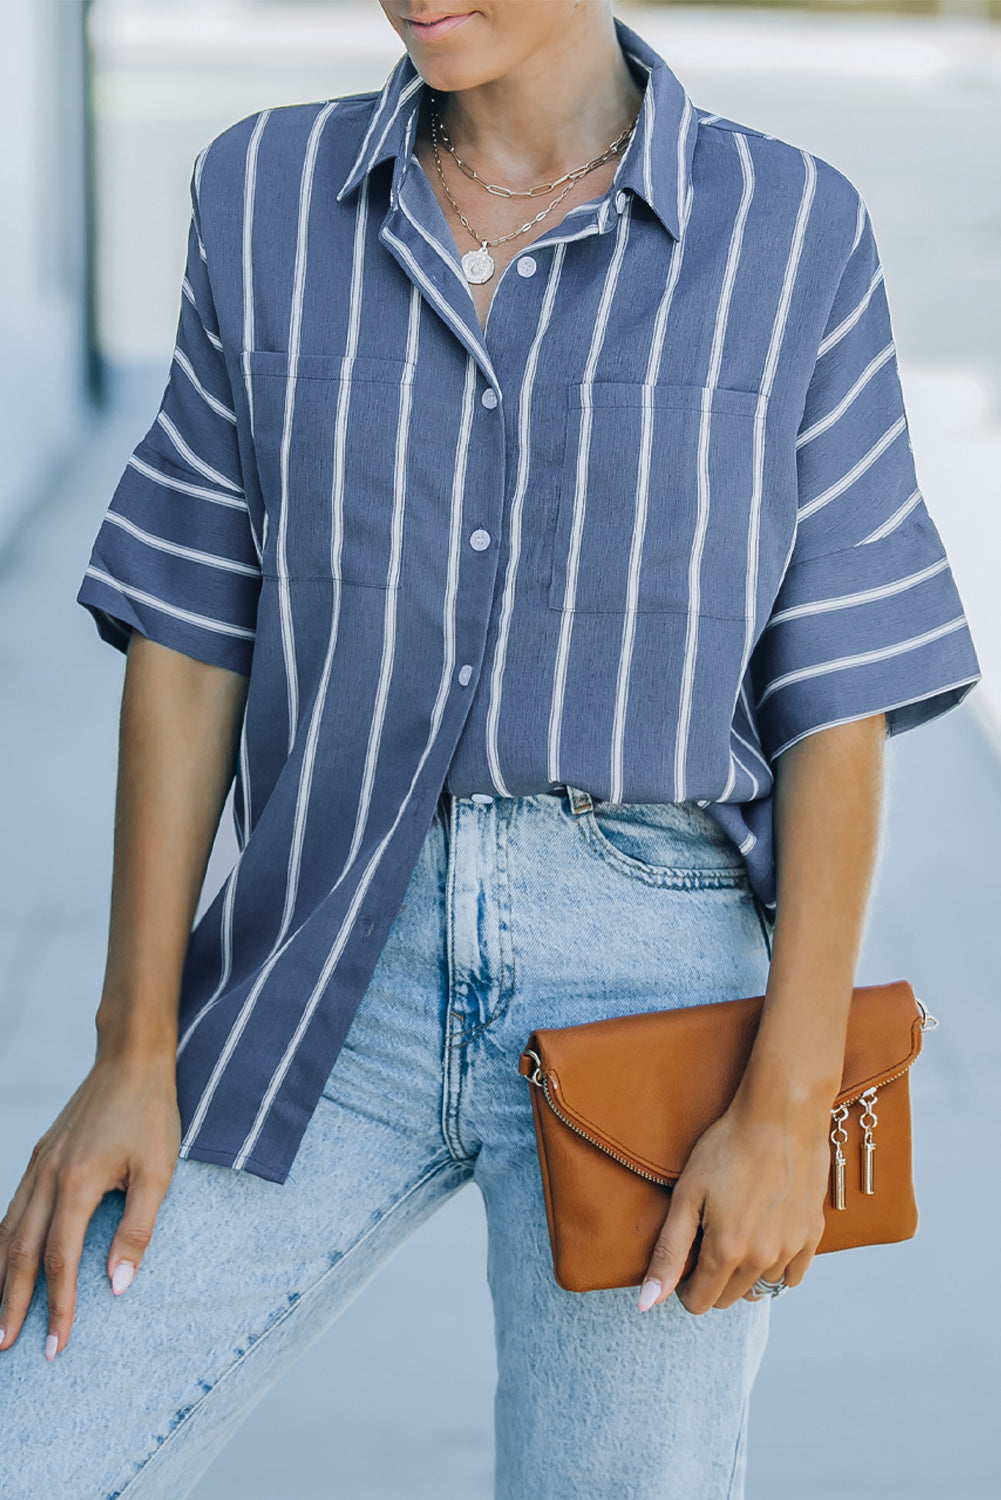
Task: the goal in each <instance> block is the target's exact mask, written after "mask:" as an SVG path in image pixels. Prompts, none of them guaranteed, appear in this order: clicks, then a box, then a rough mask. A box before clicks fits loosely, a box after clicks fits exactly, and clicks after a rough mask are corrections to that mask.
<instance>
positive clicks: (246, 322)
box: [243, 109, 271, 438]
mask: <svg viewBox="0 0 1001 1500" xmlns="http://www.w3.org/2000/svg"><path fill="white" fill-rule="evenodd" d="M270 117H271V111H270V110H269V109H265V110H262V112H261V114H260V115H259V116H258V119H257V124H256V125H255V126H254V128H253V131H252V132H251V136H250V140H249V142H248V143H247V162H246V167H245V170H244V176H243V348H244V351H249V350H251V349H253V347H254V337H255V328H254V203H255V199H256V196H257V158H258V153H259V150H260V145H261V136H262V135H263V134H264V127H265V126H266V125H267V123H268V120H269V119H270ZM243 363H244V372H243V382H244V385H245V387H246V391H247V409H248V411H249V413H250V436H251V437H252V438H253V436H254V388H253V384H252V383H251V379H250V372H249V370H248V369H247V362H246V359H244V362H243Z"/></svg>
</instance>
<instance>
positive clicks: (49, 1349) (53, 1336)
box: [45, 1333, 59, 1359]
mask: <svg viewBox="0 0 1001 1500" xmlns="http://www.w3.org/2000/svg"><path fill="white" fill-rule="evenodd" d="M58 1348H59V1335H58V1334H57V1333H50V1334H49V1336H48V1338H47V1339H46V1340H45V1358H46V1359H55V1357H56V1350H57V1349H58Z"/></svg>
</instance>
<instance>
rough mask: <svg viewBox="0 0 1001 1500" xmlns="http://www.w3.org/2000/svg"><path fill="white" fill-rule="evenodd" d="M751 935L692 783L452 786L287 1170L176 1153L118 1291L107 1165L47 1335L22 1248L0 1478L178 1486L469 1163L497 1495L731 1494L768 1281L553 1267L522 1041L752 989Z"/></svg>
mask: <svg viewBox="0 0 1001 1500" xmlns="http://www.w3.org/2000/svg"><path fill="white" fill-rule="evenodd" d="M769 959H770V927H769V926H768V925H767V924H766V922H765V920H764V917H763V915H762V909H761V907H760V906H759V904H758V902H757V901H756V900H755V898H754V896H753V894H752V892H751V890H750V888H749V886H748V883H747V877H746V874H745V872H744V868H743V864H742V861H741V857H740V855H739V853H738V851H737V849H736V847H735V846H734V845H733V844H732V843H731V842H730V841H729V839H728V838H727V836H726V835H725V834H724V833H723V832H722V831H721V830H720V829H719V828H718V826H717V825H716V824H715V823H714V822H713V821H712V819H711V818H710V817H709V815H708V814H707V813H706V812H705V811H704V810H703V809H701V808H700V807H698V805H697V804H695V803H692V802H686V803H667V804H633V805H630V806H617V807H615V806H612V805H611V804H610V803H603V802H594V803H592V802H591V799H590V798H589V797H588V795H587V794H586V793H583V792H579V791H576V790H575V789H573V788H567V789H565V790H561V791H560V792H559V793H558V794H556V795H546V796H536V797H513V798H503V797H498V798H495V799H494V800H493V801H489V802H477V801H474V800H473V799H471V798H448V797H446V798H443V800H442V802H441V803H439V812H438V813H437V814H436V816H435V820H434V822H433V823H432V824H431V827H430V829H429V831H428V834H427V837H426V839H425V842H424V846H423V848H422V851H421V854H420V858H419V861H418V864H417V866H416V867H415V869H414V872H413V875H412V877H411V880H410V884H409V887H408V890H407V894H406V898H405V901H404V904H403V907H402V909H401V910H400V912H399V914H398V916H397V918H396V921H395V923H394V925H393V928H392V930H391V932H390V935H389V937H388V939H387V942H386V945H385V947H384V949H383V951H382V953H381V955H380V958H379V962H378V965H377V967H376V970H375V973H374V975H373V978H372V981H371V984H370V986H369V988H368V990H367V991H366V993H365V995H364V997H363V999H362V1002H361V1005H360V1007H359V1009H358V1011H357V1014H356V1016H355V1019H354V1021H353V1023H352V1025H351V1029H350V1032H349V1034H348V1038H347V1042H346V1044H345V1046H344V1048H343V1051H342V1052H341V1054H340V1056H339V1057H338V1058H337V1061H336V1063H335V1065H334V1067H333V1069H332V1071H331V1073H330V1076H329V1078H328V1080H327V1083H326V1086H325V1088H324V1091H323V1094H322V1096H321V1098H320V1100H319V1103H318V1105H317V1108H316V1111H315V1114H314V1115H313V1117H312V1119H311V1120H310V1123H309V1126H308V1128H307V1130H306V1134H305V1136H304V1138H303V1141H302V1145H301V1148H300V1151H299V1154H298V1156H297V1158H296V1160H295V1163H294V1165H293V1167H292V1171H291V1174H290V1176H289V1177H288V1180H287V1181H286V1182H285V1183H284V1184H278V1183H273V1182H268V1181H265V1180H264V1179H262V1178H260V1177H254V1176H251V1175H250V1174H249V1173H246V1172H235V1171H233V1170H232V1169H231V1168H229V1167H223V1166H215V1165H209V1164H208V1163H205V1162H198V1161H189V1160H185V1159H180V1160H179V1161H178V1163H177V1167H176V1170H175V1173H174V1177H173V1180H172V1182H171V1184H170V1188H169V1190H168V1192H167V1195H166V1197H165V1199H164V1200H163V1203H162V1206H161V1208H160V1212H159V1216H158V1219H157V1223H156V1228H155V1231H154V1235H153V1241H152V1244H151V1245H150V1247H149V1249H148V1250H147V1252H146V1256H145V1259H144V1260H143V1263H142V1266H141V1268H140V1270H139V1273H138V1275H137V1276H136V1279H135V1281H134V1282H133V1284H132V1286H131V1287H130V1288H129V1290H128V1291H127V1292H125V1293H124V1294H123V1295H122V1296H121V1297H117V1298H116V1297H115V1295H114V1294H113V1292H112V1290H111V1287H110V1284H109V1282H108V1278H107V1274H106V1270H105V1265H106V1260H107V1253H108V1248H109V1245H110V1242H111V1238H112V1235H113V1233H114V1231H115V1228H116V1226H117V1224H118V1221H119V1219H120V1217H121V1211H122V1207H123V1204H124V1194H123V1193H121V1192H120V1191H117V1190H115V1191H111V1192H108V1193H106V1194H105V1196H104V1198H103V1199H102V1201H101V1203H100V1204H99V1205H98V1207H97V1209H96V1211H95V1213H94V1216H93V1218H92V1220H91V1223H90V1226H89V1229H88V1232H87V1235H86V1239H85V1243H84V1248H83V1255H82V1258H81V1262H80V1269H79V1287H78V1300H77V1308H76V1316H75V1319H74V1324H73V1329H72V1333H71V1335H70V1340H69V1343H68V1344H67V1346H66V1348H65V1349H64V1350H63V1352H62V1353H60V1354H58V1355H57V1356H56V1358H55V1360H54V1361H53V1362H52V1363H51V1364H49V1363H47V1362H46V1360H45V1359H44V1356H43V1346H44V1343H45V1335H46V1331H47V1330H46V1320H47V1313H46V1300H45V1278H44V1272H42V1273H40V1275H39V1281H38V1285H37V1286H36V1291H35V1296H34V1298H33V1300H32V1303H31V1308H30V1311H29V1313H28V1316H27V1319H26V1321H25V1323H24V1325H23V1328H22V1331H21V1333H20V1335H19V1337H18V1339H17V1342H16V1343H15V1344H14V1345H13V1346H12V1347H11V1348H10V1349H9V1350H6V1351H4V1352H3V1353H0V1475H2V1482H0V1492H2V1494H3V1496H4V1500H43V1497H49V1496H51V1497H58V1500H111V1497H115V1496H126V1497H128V1500H176V1497H179V1496H183V1495H187V1494H188V1493H189V1491H190V1489H191V1488H192V1487H193V1486H194V1484H195V1482H196V1480H197V1479H198V1478H199V1477H200V1475H201V1474H202V1473H203V1472H204V1470H205V1469H206V1468H207V1467H208V1465H209V1463H210V1462H211V1460H212V1458H213V1457H214V1455H215V1454H216V1453H218V1451H219V1449H220V1448H221V1447H222V1446H223V1445H224V1444H225V1443H226V1442H227V1440H228V1439H229V1438H231V1437H232V1436H233V1434H234V1433H235V1432H236V1431H237V1429H238V1427H239V1425H240V1423H241V1422H242V1421H243V1420H244V1419H245V1418H246V1417H247V1415H248V1413H249V1412H250V1410H251V1409H252V1407H253V1406H254V1404H255V1402H257V1401H258V1400H259V1399H260V1398H261V1396H263V1395H264V1393H265V1392H266V1391H267V1390H268V1388H269V1387H270V1386H272V1385H273V1384H274V1383H275V1382H276V1381H277V1380H279V1379H280V1378H281V1376H282V1375H284V1374H285V1372H286V1371H287V1370H288V1369H289V1368H290V1367H291V1366H292V1365H293V1364H294V1363H295V1361H296V1359H297V1358H298V1357H299V1355H300V1354H302V1353H303V1351H304V1350H305V1349H306V1347H307V1346H308V1345H309V1344H310V1343H311V1342H312V1341H313V1340H314V1339H315V1338H316V1337H317V1336H318V1335H319V1334H320V1333H321V1332H322V1331H323V1330H324V1329H325V1328H327V1327H328V1326H329V1325H330V1323H331V1322H332V1321H333V1320H334V1319H335V1318H336V1317H337V1315H338V1313H339V1312H341V1310H342V1309H343V1308H344V1307H345V1306H346V1305H347V1304H348V1303H349V1302H350V1301H351V1299H352V1298H353V1297H355V1296H356V1294H357V1293H358V1292H359V1291H360V1290H361V1288H362V1287H363V1286H364V1285H365V1283H366V1282H367V1281H368V1280H369V1279H370V1278H371V1277H372V1276H373V1275H374V1273H375V1272H376V1271H377V1270H378V1269H379V1267H380V1266H381V1265H383V1264H384V1262H385V1261H386V1260H387V1258H388V1257H389V1256H391V1255H392V1254H393V1252H394V1251H395V1250H396V1249H397V1248H398V1247H399V1246H400V1245H401V1244H402V1242H403V1241H404V1239H405V1238H406V1237H407V1235H408V1234H410V1232H411V1231H412V1230H414V1229H416V1228H417V1226H418V1225H419V1224H420V1223H421V1222H422V1221H423V1220H424V1219H426V1218H427V1217H428V1215H429V1214H431V1213H433V1212H434V1210H435V1209H436V1208H437V1207H438V1206H439V1205H440V1204H442V1203H444V1201H445V1200H446V1198H448V1197H449V1196H450V1194H452V1193H454V1192H455V1191H456V1190H457V1189H458V1188H460V1187H462V1186H463V1184H464V1183H467V1182H468V1181H469V1179H470V1178H472V1179H473V1180H474V1181H475V1182H476V1183H477V1185H478V1187H479V1189H480V1191H481V1192H482V1194H483V1197H484V1201H485V1205H486V1214H487V1220H488V1231H489V1257H488V1277H489V1283H490V1290H491V1293H492V1296H493V1303H494V1310H495V1323H496V1338H497V1355H498V1363H499V1380H498V1387H497V1393H496V1405H495V1418H496V1455H497V1457H496V1495H497V1497H498V1500H583V1497H586V1500H619V1497H620V1496H623V1495H626V1496H629V1497H630V1500H654V1497H656V1500H724V1497H731V1500H732V1497H740V1496H741V1495H743V1492H744V1469H745V1444H746V1434H747V1413H748V1398H749V1394H750V1390H751V1385H752V1382H753V1380H754V1377H755V1374H756V1372H757V1369H758V1365H759V1362H760V1359H761V1355H762V1352H763V1349H764V1345H765V1340H766V1337H767V1328H768V1316H769V1313H768V1309H769V1305H770V1302H771V1299H770V1298H765V1299H762V1300H761V1301H758V1302H748V1301H744V1300H740V1301H738V1302H737V1304H736V1305H735V1306H734V1307H732V1308H729V1309H727V1310H726V1311H720V1310H717V1309H713V1310H711V1311H709V1312H708V1313H705V1314H702V1315H699V1316H696V1315H694V1314H691V1313H689V1312H687V1311H686V1310H685V1308H684V1307H683V1306H682V1305H681V1303H680V1302H679V1300H678V1298H677V1297H676V1296H674V1297H671V1298H669V1299H668V1300H667V1301H666V1302H665V1303H663V1304H662V1305H660V1306H659V1307H656V1308H654V1309H653V1310H652V1311H650V1312H648V1313H640V1312H638V1311H637V1308H636V1298H637V1293H636V1291H635V1290H617V1291H603V1292H587V1293H584V1294H580V1293H574V1292H565V1291H563V1290H562V1289H561V1288H560V1287H559V1286H557V1284H556V1282H555V1280H554V1279H553V1269H552V1260H551V1256H550V1248H549V1239H548V1234H547V1229H546V1215H545V1208H544V1204H543V1197H542V1190H541V1183H540V1175H539V1163H538V1158H537V1154H536V1147H535V1136H534V1131H533V1125H532V1111H531V1101H530V1098H529V1085H528V1084H527V1082H526V1080H525V1079H524V1078H522V1077H520V1076H519V1074H518V1072H517V1061H518V1057H519V1054H520V1053H521V1051H522V1048H523V1047H524V1045H525V1042H526V1041H527V1039H528V1035H529V1033H530V1032H531V1030H532V1028H533V1027H535V1026H565V1025H571V1024H574V1023H576V1022H580V1021H588V1020H595V1019H597V1018H599V1017H603V1016H612V1015H625V1014H628V1013H629V1012H631V1011H648V1010H652V1009H657V1008H659V1007H669V1006H679V1005H690V1004H694V1003H697V1002H704V1001H717V1000H726V999H732V998H735V997H737V996H741V995H753V994H761V993H763V991H764V988H765V983H766V980H767V975H768V964H769ZM332 1468H333V1469H334V1471H336V1454H334V1455H333V1456H332ZM295 1492H296V1484H295V1454H294V1453H289V1455H288V1487H287V1493H288V1494H289V1495H294V1494H295ZM336 1492H337V1491H336V1485H335V1486H333V1487H332V1490H331V1493H332V1494H335V1493H336Z"/></svg>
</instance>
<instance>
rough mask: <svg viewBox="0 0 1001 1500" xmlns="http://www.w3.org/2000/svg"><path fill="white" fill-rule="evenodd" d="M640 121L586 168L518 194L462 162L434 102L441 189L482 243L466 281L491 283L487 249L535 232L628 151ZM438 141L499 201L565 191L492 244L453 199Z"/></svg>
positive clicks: (469, 262) (469, 255) (467, 266)
mask: <svg viewBox="0 0 1001 1500" xmlns="http://www.w3.org/2000/svg"><path fill="white" fill-rule="evenodd" d="M638 118H639V116H638V115H637V116H636V118H634V119H633V120H632V121H631V122H630V124H628V125H627V126H626V128H625V130H623V131H622V132H621V134H619V135H617V136H616V138H615V140H614V141H613V142H612V143H611V145H610V146H608V147H606V149H605V150H604V151H603V152H602V153H601V155H600V156H595V157H593V158H592V160H591V161H589V162H585V163H584V165H583V166H580V167H574V168H573V169H572V170H571V171H569V172H565V173H564V174H563V176H562V177H557V179H556V181H555V182H543V183H539V184H538V185H537V186H536V187H534V188H528V189H527V190H525V189H523V190H518V189H516V188H506V187H501V186H500V185H499V184H497V183H487V182H484V181H483V179H482V178H481V177H480V176H479V175H478V174H477V172H476V170H475V168H473V167H471V166H469V164H468V163H467V162H464V161H463V160H462V158H461V157H460V156H459V155H458V154H457V153H456V150H455V147H454V146H453V145H452V142H451V140H450V139H449V137H448V135H447V134H446V132H445V128H444V125H443V124H442V121H441V116H440V115H439V114H438V111H437V108H436V106H435V103H434V101H433V100H432V104H431V146H432V150H433V151H434V164H435V166H436V167H437V169H438V176H439V178H440V179H441V185H442V187H443V188H444V190H445V196H446V198H447V199H448V201H449V203H450V204H451V205H452V207H453V208H454V209H455V212H456V213H457V214H458V216H459V218H460V220H461V221H462V224H463V226H464V227H465V228H466V229H467V230H468V231H469V233H470V234H471V235H472V237H473V239H474V240H478V241H479V247H478V249H476V250H467V251H466V253H465V255H464V256H463V257H462V269H463V271H464V273H465V276H466V280H467V281H469V282H472V283H473V285H474V286H479V285H481V284H482V283H483V282H484V281H489V280H490V278H491V276H492V275H493V274H494V271H495V269H496V265H495V262H494V258H493V256H492V255H491V254H490V251H489V249H488V246H490V245H503V244H505V243H506V241H507V240H513V239H517V237H518V235H519V234H526V233H527V232H528V230H530V229H533V228H534V227H535V225H536V224H538V223H539V222H540V220H542V219H544V218H545V217H546V215H547V214H549V213H551V212H552V210H553V209H554V208H555V207H556V205H557V204H558V203H560V202H562V200H563V199H564V198H565V197H566V195H567V193H569V191H570V189H571V188H572V187H573V185H574V183H576V182H579V181H580V179H581V178H582V177H585V176H586V175H587V173H588V172H593V171H594V170H595V168H596V167H600V166H604V164H605V162H606V161H610V160H611V158H612V157H613V156H618V155H619V154H620V153H621V152H622V151H623V150H624V149H625V145H626V142H627V141H628V139H629V137H630V136H631V135H632V133H633V129H634V128H635V125H636V119H638ZM439 139H441V141H442V142H443V144H444V145H445V148H446V150H447V151H449V152H450V154H451V155H452V156H453V157H454V159H455V161H456V162H457V163H458V165H459V167H460V168H461V170H462V171H463V172H464V173H465V175H466V176H467V177H472V178H475V180H476V181H477V182H479V183H480V185H481V186H482V187H485V188H486V190H487V192H488V193H495V194H497V195H498V196H499V197H504V198H537V197H540V196H541V195H542V194H543V193H551V192H552V191H553V189H554V188H557V187H559V185H560V183H564V184H565V186H564V187H563V189H562V191H561V192H560V193H559V194H558V195H557V196H556V197H555V198H554V199H553V201H552V203H550V204H547V206H546V207H545V208H544V209H542V210H541V212H540V213H537V214H536V215H535V218H534V219H529V220H528V222H527V223H526V224H522V225H520V226H519V227H518V228H517V229H513V230H512V231H511V233H510V234H501V235H498V236H497V238H496V239H493V240H487V239H484V238H483V236H482V235H481V234H477V232H476V230H475V229H474V228H473V226H472V225H471V224H470V222H469V220H468V219H467V218H466V216H465V214H464V213H463V212H462V209H461V208H460V207H459V205H458V204H457V203H456V201H455V199H454V198H453V197H452V194H451V191H450V190H449V186H448V183H447V182H446V181H445V173H444V171H443V170H442V165H441V157H440V155H439V154H438V141H439Z"/></svg>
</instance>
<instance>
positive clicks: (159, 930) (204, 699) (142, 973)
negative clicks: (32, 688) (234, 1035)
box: [96, 632, 247, 1060]
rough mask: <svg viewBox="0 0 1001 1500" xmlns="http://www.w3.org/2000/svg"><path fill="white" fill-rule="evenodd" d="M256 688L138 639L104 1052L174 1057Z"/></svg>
mask: <svg viewBox="0 0 1001 1500" xmlns="http://www.w3.org/2000/svg"><path fill="white" fill-rule="evenodd" d="M246 691H247V678H245V677H242V676H240V675H239V674H238V673H235V672H230V671H228V670H226V669H225V668H222V667H216V666H212V665H210V664H208V663H205V662H200V661H195V660H194V659H193V658H191V657H188V656H184V655H182V654H181V653H179V652H177V651H172V650H170V649H169V648H168V647H166V646H161V645H160V644H158V643H157V642H155V641H151V640H149V639H147V638H146V637H145V636H143V635H141V634H139V633H138V632H135V633H134V634H133V636H132V640H131V642H130V644H129V652H128V661H127V665H126V670H125V686H124V690H123V694H122V711H121V725H120V734H119V761H118V789H117V799H116V813H115V842H114V869H113V875H112V892H111V921H110V929H109V935H108V962H107V969H106V974H105V981H104V988H103V992H102V996H101V1003H100V1005H99V1007H98V1011H97V1016H96V1025H97V1033H98V1041H97V1052H98V1056H101V1055H105V1054H109V1053H116V1054H117V1053H123V1054H134V1055H137V1056H148V1055H150V1054H153V1053H155V1054H162V1055H164V1056H166V1055H169V1056H170V1058H171V1060H172V1059H173V1056H174V1052H175V1049H176V1044H177V1008H178V998H179V991H180V980H181V970H182V966H183V963H184V955H185V952H186V949H187V944H188V939H189V937H190V932H191V924H192V921H193V919H194V914H195V910H196V907H197V904H198V897H199V894H200V891H201V886H202V882H203V880H204V878H205V869H206V866H207V864H208V858H209V854H210V852H211V849H212V841H213V839H214V837H215V833H216V829H217V828H218V825H219V818H220V815H221V813H222V808H223V805H224V803H225V800H226V795H227V792H228V790H229V787H230V784H231V782H232V779H233V775H234V771H235V766H236V755H237V748H238V744H239V734H240V728H241V724H242V719H243V711H244V705H245V701H246Z"/></svg>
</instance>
